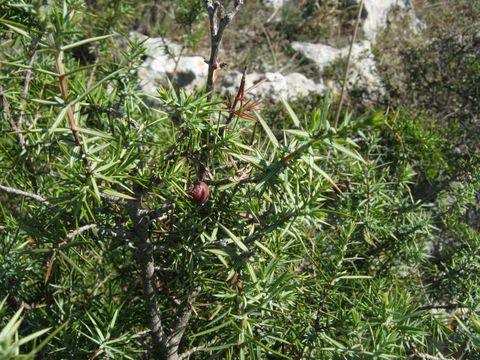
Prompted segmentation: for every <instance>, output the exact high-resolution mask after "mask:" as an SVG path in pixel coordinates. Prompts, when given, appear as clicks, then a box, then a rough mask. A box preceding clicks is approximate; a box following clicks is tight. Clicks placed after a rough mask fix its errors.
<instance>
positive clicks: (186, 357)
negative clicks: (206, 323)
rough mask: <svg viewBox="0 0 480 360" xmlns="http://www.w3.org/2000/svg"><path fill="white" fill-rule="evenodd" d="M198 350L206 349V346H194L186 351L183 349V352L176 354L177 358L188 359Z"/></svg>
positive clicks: (180, 359) (179, 359)
mask: <svg viewBox="0 0 480 360" xmlns="http://www.w3.org/2000/svg"><path fill="white" fill-rule="evenodd" d="M199 351H208V348H207V347H205V346H196V347H194V348H191V349H190V350H188V351H185V352H184V353H183V354H180V355H178V360H184V359H188V358H189V357H190V356H191V355H193V354H194V353H196V352H199Z"/></svg>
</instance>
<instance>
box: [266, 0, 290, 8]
mask: <svg viewBox="0 0 480 360" xmlns="http://www.w3.org/2000/svg"><path fill="white" fill-rule="evenodd" d="M286 2H287V0H263V1H262V3H263V4H264V5H266V6H270V7H272V8H274V9H275V10H279V9H280V8H281V7H282V6H283V5H284V4H285V3H286Z"/></svg>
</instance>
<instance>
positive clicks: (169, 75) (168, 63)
mask: <svg viewBox="0 0 480 360" xmlns="http://www.w3.org/2000/svg"><path fill="white" fill-rule="evenodd" d="M132 36H133V37H137V38H140V39H143V40H144V39H146V37H145V36H143V35H140V34H132ZM144 46H145V50H146V55H147V58H146V60H145V62H144V63H143V64H142V67H141V69H140V70H139V71H138V77H139V79H140V84H141V86H142V88H143V90H144V91H145V92H147V93H149V94H156V91H157V90H156V89H157V88H158V87H159V86H164V85H166V84H167V83H168V81H170V82H171V83H172V84H173V85H174V86H175V87H178V88H184V89H186V90H188V91H193V90H197V89H200V88H201V87H203V86H205V82H206V80H207V71H208V65H207V63H206V62H205V60H204V59H203V57H201V56H181V47H180V45H178V44H176V43H174V42H172V41H169V40H166V39H163V38H151V39H146V40H145V42H144Z"/></svg>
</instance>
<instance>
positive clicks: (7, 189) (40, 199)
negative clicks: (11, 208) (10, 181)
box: [0, 185, 57, 211]
mask: <svg viewBox="0 0 480 360" xmlns="http://www.w3.org/2000/svg"><path fill="white" fill-rule="evenodd" d="M0 190H2V191H4V192H6V193H8V194H12V195H19V196H24V197H28V198H30V199H32V200H35V201H36V202H38V203H40V204H42V205H43V206H46V207H47V208H48V209H50V210H52V211H56V210H57V208H56V207H55V206H53V205H52V204H51V203H50V202H49V201H48V200H46V199H44V198H43V197H41V196H40V195H37V194H33V193H30V192H27V191H23V190H18V189H14V188H11V187H8V186H3V185H0Z"/></svg>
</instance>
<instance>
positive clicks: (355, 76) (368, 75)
mask: <svg viewBox="0 0 480 360" xmlns="http://www.w3.org/2000/svg"><path fill="white" fill-rule="evenodd" d="M292 47H293V48H294V49H295V50H296V51H298V52H300V53H301V54H302V55H303V56H305V57H306V58H308V59H309V60H310V61H312V62H313V63H314V64H315V65H316V66H317V67H318V71H319V75H320V76H322V74H323V72H324V71H325V68H326V67H327V66H329V65H331V64H334V62H335V61H337V60H340V59H346V58H347V56H348V51H349V47H348V46H347V47H344V48H342V49H337V48H334V47H332V46H328V45H323V44H311V43H302V42H293V43H292ZM347 83H348V87H347V89H348V90H354V89H355V90H360V91H361V92H362V93H363V94H364V96H365V98H366V99H372V100H376V99H378V98H379V97H381V96H382V95H383V94H384V93H385V90H384V87H383V84H382V81H381V79H380V76H379V74H378V70H377V66H376V63H375V58H374V56H373V53H372V47H371V43H370V41H368V40H365V41H362V42H359V43H356V44H354V45H353V48H352V58H351V61H350V70H349V73H348V76H347ZM337 88H338V87H337Z"/></svg>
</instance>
